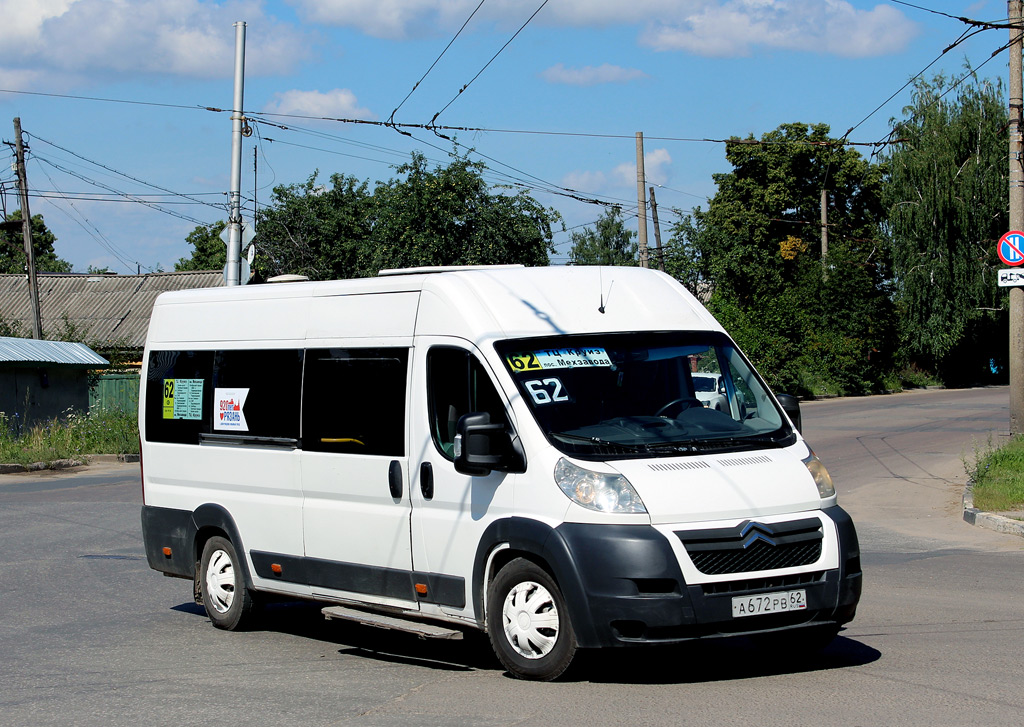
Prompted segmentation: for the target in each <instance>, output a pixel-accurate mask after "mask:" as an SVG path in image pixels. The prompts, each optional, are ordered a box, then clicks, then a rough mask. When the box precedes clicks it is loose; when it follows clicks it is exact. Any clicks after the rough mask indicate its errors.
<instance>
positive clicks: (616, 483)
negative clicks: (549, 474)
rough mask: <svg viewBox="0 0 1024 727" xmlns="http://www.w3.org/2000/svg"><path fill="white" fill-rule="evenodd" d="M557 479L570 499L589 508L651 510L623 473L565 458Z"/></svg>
mask: <svg viewBox="0 0 1024 727" xmlns="http://www.w3.org/2000/svg"><path fill="white" fill-rule="evenodd" d="M555 482H557V483H558V486H559V487H561V488H562V492H564V493H565V494H566V496H567V497H568V498H569V499H570V500H572V501H573V502H575V503H576V504H577V505H582V506H583V507H585V508H587V509H588V510H597V511H598V512H623V513H645V512H647V508H646V507H644V503H643V502H642V501H641V500H640V496H639V495H637V494H636V490H634V489H633V485H631V484H629V480H627V479H626V478H625V477H623V476H622V475H612V474H607V473H604V472H593V471H591V470H585V469H583V468H582V467H577V466H576V465H574V464H573V463H572V462H569V461H568V460H566V459H564V458H563V459H559V460H558V464H556V465H555Z"/></svg>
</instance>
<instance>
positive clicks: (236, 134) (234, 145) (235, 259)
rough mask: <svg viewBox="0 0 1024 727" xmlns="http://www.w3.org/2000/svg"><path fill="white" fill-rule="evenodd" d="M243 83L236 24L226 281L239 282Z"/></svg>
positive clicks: (241, 38) (241, 37)
mask: <svg viewBox="0 0 1024 727" xmlns="http://www.w3.org/2000/svg"><path fill="white" fill-rule="evenodd" d="M244 86H245V23H244V22H241V21H239V22H237V23H235V100H234V103H233V104H232V106H231V190H230V192H229V200H228V201H229V203H230V208H229V210H228V253H227V259H228V260H227V267H226V269H225V281H224V282H225V283H227V285H229V286H230V285H239V280H238V277H239V276H238V272H239V261H240V259H241V257H242V122H243V121H244V119H245V117H244V116H243V115H242V108H243V106H244V101H243V99H244V96H245V93H244Z"/></svg>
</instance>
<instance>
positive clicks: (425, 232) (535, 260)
mask: <svg viewBox="0 0 1024 727" xmlns="http://www.w3.org/2000/svg"><path fill="white" fill-rule="evenodd" d="M484 169H485V167H484V165H483V164H481V163H477V162H471V161H469V160H468V159H466V158H465V157H455V158H453V160H452V162H451V163H450V164H449V165H448V166H446V167H441V166H438V167H436V168H435V169H433V170H429V169H428V168H427V161H426V158H425V157H424V156H423V155H422V154H419V153H418V152H414V153H413V155H412V160H411V161H410V162H409V163H408V164H403V165H402V166H400V167H399V168H398V169H397V171H398V173H399V174H400V175H403V178H401V179H392V180H390V181H388V182H383V183H380V184H378V185H377V188H376V189H375V190H374V194H373V205H374V213H373V225H372V236H373V240H374V242H373V243H372V245H371V246H370V249H369V253H370V254H369V255H368V256H367V262H368V265H367V266H366V267H364V271H365V272H366V273H368V274H376V272H377V270H378V269H381V268H400V267H416V266H421V265H479V264H490V265H494V264H509V263H520V264H523V265H547V264H548V254H549V253H550V252H551V251H552V243H551V238H552V232H551V226H552V225H553V224H555V223H556V222H557V221H559V220H560V217H559V215H558V213H557V212H555V211H554V210H553V209H547V208H544V207H542V206H541V205H540V204H539V203H538V202H537V201H536V200H535V199H533V198H532V197H530V196H529V195H528V194H526V193H525V192H520V193H519V194H515V195H508V194H501V193H493V192H492V191H491V190H490V189H489V188H488V186H487V183H486V182H485V181H484V179H483V171H484Z"/></svg>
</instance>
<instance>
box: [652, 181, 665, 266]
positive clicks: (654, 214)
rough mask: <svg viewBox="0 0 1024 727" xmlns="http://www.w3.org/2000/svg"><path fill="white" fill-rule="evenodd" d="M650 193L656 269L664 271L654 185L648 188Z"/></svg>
mask: <svg viewBox="0 0 1024 727" xmlns="http://www.w3.org/2000/svg"><path fill="white" fill-rule="evenodd" d="M649 191H650V193H651V222H653V223H654V244H655V245H656V246H657V248H658V270H660V271H661V272H665V252H664V250H662V249H661V226H660V225H659V224H658V200H657V199H656V198H655V197H654V187H651V188H650V189H649Z"/></svg>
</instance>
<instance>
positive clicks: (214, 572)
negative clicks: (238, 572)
mask: <svg viewBox="0 0 1024 727" xmlns="http://www.w3.org/2000/svg"><path fill="white" fill-rule="evenodd" d="M206 593H207V595H208V596H209V600H210V605H211V606H213V608H214V610H215V611H217V613H227V610H228V609H229V608H231V602H232V601H233V600H235V564H234V563H232V562H231V558H230V557H229V556H228V554H227V553H225V552H224V551H223V550H218V551H216V552H215V553H214V554H213V556H211V557H210V562H209V563H208V564H207V566H206Z"/></svg>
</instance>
